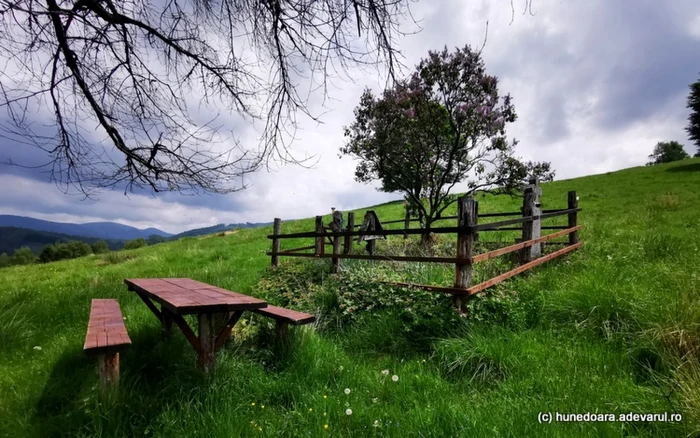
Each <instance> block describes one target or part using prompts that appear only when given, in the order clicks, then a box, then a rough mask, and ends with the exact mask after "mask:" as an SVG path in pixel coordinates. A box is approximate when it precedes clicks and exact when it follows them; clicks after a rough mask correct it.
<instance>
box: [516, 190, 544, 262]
mask: <svg viewBox="0 0 700 438" xmlns="http://www.w3.org/2000/svg"><path fill="white" fill-rule="evenodd" d="M540 192H541V189H540V188H539V186H538V185H537V180H536V179H533V180H530V186H528V187H527V188H526V189H525V192H524V193H523V217H528V216H540V215H541V214H542V208H541V204H540ZM541 233H542V219H535V220H533V221H530V222H523V234H522V241H523V242H525V241H528V240H532V239H537V238H538V237H540V235H541ZM540 255H542V246H541V245H532V246H529V247H527V248H523V249H522V250H521V252H520V262H521V263H523V264H524V263H528V262H531V261H532V260H534V259H536V258H538V257H539V256H540Z"/></svg>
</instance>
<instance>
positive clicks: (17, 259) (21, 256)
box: [11, 246, 36, 265]
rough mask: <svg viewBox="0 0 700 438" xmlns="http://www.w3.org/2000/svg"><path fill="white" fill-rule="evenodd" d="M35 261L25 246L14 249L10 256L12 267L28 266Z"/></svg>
mask: <svg viewBox="0 0 700 438" xmlns="http://www.w3.org/2000/svg"><path fill="white" fill-rule="evenodd" d="M35 261H36V256H35V255H34V253H33V252H32V250H31V249H29V248H28V247H26V246H23V247H21V248H19V249H16V250H15V252H14V254H12V258H11V264H13V265H28V264H31V263H34V262H35Z"/></svg>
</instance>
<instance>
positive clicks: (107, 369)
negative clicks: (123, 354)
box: [97, 353, 119, 391]
mask: <svg viewBox="0 0 700 438" xmlns="http://www.w3.org/2000/svg"><path fill="white" fill-rule="evenodd" d="M97 366H98V369H99V372H100V388H101V389H102V390H103V391H104V390H107V389H109V388H112V387H115V386H116V385H117V384H118V383H119V353H105V354H100V355H99V356H98V357H97Z"/></svg>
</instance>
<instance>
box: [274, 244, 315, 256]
mask: <svg viewBox="0 0 700 438" xmlns="http://www.w3.org/2000/svg"><path fill="white" fill-rule="evenodd" d="M314 248H316V245H309V246H302V247H299V248H292V249H283V250H281V251H280V252H278V254H287V253H290V252H298V251H306V250H309V249H314Z"/></svg>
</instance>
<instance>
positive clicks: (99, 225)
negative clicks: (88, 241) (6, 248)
mask: <svg viewBox="0 0 700 438" xmlns="http://www.w3.org/2000/svg"><path fill="white" fill-rule="evenodd" d="M0 227H14V228H26V229H30V230H36V231H48V232H52V233H59V234H67V235H71V236H83V237H96V238H99V239H112V240H130V239H136V238H138V237H143V238H144V239H145V238H148V236H150V235H152V234H156V235H158V236H162V237H169V236H171V234H169V233H166V232H165V231H161V230H159V229H157V228H147V229H145V230H140V229H138V228H135V227H130V226H128V225H123V224H119V223H116V222H91V223H85V224H72V223H65V222H52V221H45V220H41V219H34V218H31V217H25V216H13V215H0Z"/></svg>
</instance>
